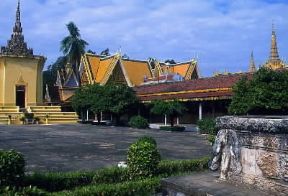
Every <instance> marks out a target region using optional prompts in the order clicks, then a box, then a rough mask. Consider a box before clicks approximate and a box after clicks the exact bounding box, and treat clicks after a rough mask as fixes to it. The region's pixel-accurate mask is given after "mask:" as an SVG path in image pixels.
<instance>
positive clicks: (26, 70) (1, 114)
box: [0, 0, 78, 124]
mask: <svg viewBox="0 0 288 196" xmlns="http://www.w3.org/2000/svg"><path fill="white" fill-rule="evenodd" d="M20 14H21V12H20V0H19V1H18V6H17V10H16V21H15V25H14V27H13V32H12V35H11V38H10V40H8V42H7V45H6V46H3V47H1V51H0V124H20V123H21V122H20V121H21V119H23V118H22V117H24V116H25V115H24V114H25V113H33V114H34V117H37V119H38V123H46V124H48V123H49V124H54V123H76V122H77V120H78V116H77V115H76V113H74V112H71V113H65V112H62V111H61V107H60V106H47V105H45V104H44V103H43V81H42V76H43V74H42V70H43V66H44V63H45V61H46V58H45V57H43V56H39V55H34V53H33V49H31V48H28V47H27V44H26V42H25V40H24V35H23V29H22V25H21V17H20ZM24 119H25V118H24ZM26 120H27V119H26ZM30 120H31V121H34V119H30ZM25 122H26V121H25ZM27 122H28V121H27ZM23 123H24V121H23Z"/></svg>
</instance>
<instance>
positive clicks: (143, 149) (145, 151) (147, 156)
mask: <svg viewBox="0 0 288 196" xmlns="http://www.w3.org/2000/svg"><path fill="white" fill-rule="evenodd" d="M160 160H161V157H160V153H159V152H158V150H157V146H156V145H155V144H153V143H151V142H148V141H147V140H145V139H141V138H140V139H139V140H138V141H136V142H135V143H133V144H132V145H131V146H130V147H129V150H128V155H127V163H128V172H129V175H130V177H131V178H138V177H139V178H143V177H152V176H154V174H155V173H156V171H157V167H158V164H159V162H160Z"/></svg>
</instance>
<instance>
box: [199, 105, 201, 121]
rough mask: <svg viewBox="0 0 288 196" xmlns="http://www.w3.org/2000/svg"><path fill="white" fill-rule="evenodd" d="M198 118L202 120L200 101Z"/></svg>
mask: <svg viewBox="0 0 288 196" xmlns="http://www.w3.org/2000/svg"><path fill="white" fill-rule="evenodd" d="M199 120H202V103H201V102H199Z"/></svg>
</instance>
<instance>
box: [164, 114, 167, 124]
mask: <svg viewBox="0 0 288 196" xmlns="http://www.w3.org/2000/svg"><path fill="white" fill-rule="evenodd" d="M164 125H165V126H166V125H167V115H165V122H164Z"/></svg>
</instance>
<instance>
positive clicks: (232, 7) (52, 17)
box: [0, 0, 288, 76]
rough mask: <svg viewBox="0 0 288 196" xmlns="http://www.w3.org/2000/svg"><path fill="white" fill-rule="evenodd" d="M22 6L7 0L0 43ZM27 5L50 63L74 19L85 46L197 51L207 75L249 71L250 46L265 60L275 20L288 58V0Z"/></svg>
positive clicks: (162, 54) (31, 35) (185, 56)
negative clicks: (67, 25) (19, 7)
mask: <svg viewBox="0 0 288 196" xmlns="http://www.w3.org/2000/svg"><path fill="white" fill-rule="evenodd" d="M16 5H17V0H1V4H0V45H6V41H7V39H9V38H10V34H11V31H12V27H13V24H14V20H15V9H16ZM21 11H22V16H21V17H22V25H23V28H24V35H25V40H26V42H27V43H28V46H29V47H32V48H33V49H34V53H36V54H41V55H45V56H46V57H47V63H46V64H47V65H48V64H50V63H52V62H54V61H55V60H56V58H57V57H58V56H60V55H61V52H60V51H59V48H60V41H61V39H62V38H63V37H65V36H66V35H67V30H66V26H65V24H67V23H68V22H70V21H74V22H75V23H76V25H77V26H78V27H79V29H80V32H81V35H82V38H83V39H85V40H86V41H87V42H88V43H89V46H88V48H87V49H91V50H94V51H96V52H97V53H100V52H101V51H102V50H104V49H105V48H110V51H111V52H112V53H113V52H116V51H117V50H119V49H120V47H121V50H122V53H126V54H127V55H128V56H129V57H130V58H131V59H147V58H148V57H155V58H157V59H159V60H165V59H175V60H176V61H187V60H190V59H191V58H194V57H197V58H198V61H199V69H200V73H201V75H202V76H209V75H212V74H213V73H214V72H223V71H225V70H227V71H230V72H238V71H246V70H247V69H248V64H249V57H250V53H251V51H252V50H253V51H254V57H255V61H256V64H257V65H261V64H263V63H264V62H265V61H266V60H267V58H268V56H269V48H270V40H271V26H272V21H274V23H275V26H276V32H277V39H278V48H279V52H280V56H281V57H282V58H283V60H286V58H287V57H288V20H287V18H288V0H179V1H178V0H177V1H176V0H22V1H21ZM285 19H286V20H285Z"/></svg>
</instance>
